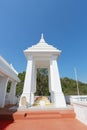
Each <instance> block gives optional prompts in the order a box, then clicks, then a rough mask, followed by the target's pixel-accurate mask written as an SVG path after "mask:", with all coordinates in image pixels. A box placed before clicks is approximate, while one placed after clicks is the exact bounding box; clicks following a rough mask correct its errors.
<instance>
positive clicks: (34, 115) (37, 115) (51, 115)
mask: <svg viewBox="0 0 87 130" xmlns="http://www.w3.org/2000/svg"><path fill="white" fill-rule="evenodd" d="M13 118H14V120H20V119H21V120H22V119H24V120H29V119H58V118H75V113H74V111H72V110H71V111H70V110H69V111H68V110H67V111H65V110H63V111H56V110H53V111H52V110H51V111H25V112H22V111H21V112H20V111H19V112H16V113H14V115H13Z"/></svg>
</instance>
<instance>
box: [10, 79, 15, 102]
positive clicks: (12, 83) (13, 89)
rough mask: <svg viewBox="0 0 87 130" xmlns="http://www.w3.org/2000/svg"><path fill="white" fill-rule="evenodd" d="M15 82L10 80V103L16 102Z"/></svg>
mask: <svg viewBox="0 0 87 130" xmlns="http://www.w3.org/2000/svg"><path fill="white" fill-rule="evenodd" d="M16 84H17V82H15V81H12V82H11V88H10V93H9V100H10V104H15V103H16V97H15V93H16Z"/></svg>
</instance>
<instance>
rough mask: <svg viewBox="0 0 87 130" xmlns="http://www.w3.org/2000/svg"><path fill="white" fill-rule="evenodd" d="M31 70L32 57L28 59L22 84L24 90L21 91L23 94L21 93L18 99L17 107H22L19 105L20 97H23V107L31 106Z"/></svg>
mask: <svg viewBox="0 0 87 130" xmlns="http://www.w3.org/2000/svg"><path fill="white" fill-rule="evenodd" d="M32 70H33V59H32V57H28V62H27V68H26V75H25V82H24V89H23V93H22V95H21V98H20V103H19V107H21V106H22V105H21V100H22V97H25V100H26V106H25V107H27V106H30V105H31V86H32ZM23 107H24V106H23Z"/></svg>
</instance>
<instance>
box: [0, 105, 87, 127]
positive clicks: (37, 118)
mask: <svg viewBox="0 0 87 130" xmlns="http://www.w3.org/2000/svg"><path fill="white" fill-rule="evenodd" d="M12 106H13V105H12ZM12 106H11V105H8V106H6V107H5V108H4V109H0V130H87V126H86V125H84V124H82V123H81V122H80V121H78V120H77V119H75V113H74V111H73V109H65V110H63V109H62V110H61V109H58V110H54V109H53V110H51V109H50V110H35V109H33V110H25V111H24V110H23V111H9V108H10V107H12Z"/></svg>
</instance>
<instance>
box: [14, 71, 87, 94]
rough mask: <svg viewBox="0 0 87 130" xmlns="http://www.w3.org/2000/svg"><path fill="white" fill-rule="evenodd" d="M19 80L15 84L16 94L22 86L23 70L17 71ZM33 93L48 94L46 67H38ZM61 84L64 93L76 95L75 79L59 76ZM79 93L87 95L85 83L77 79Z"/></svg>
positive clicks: (21, 89)
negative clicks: (34, 91)
mask: <svg viewBox="0 0 87 130" xmlns="http://www.w3.org/2000/svg"><path fill="white" fill-rule="evenodd" d="M18 77H19V78H20V80H21V82H20V83H18V85H17V91H16V95H21V94H22V91H23V86H24V79H25V72H22V73H19V75H18ZM36 86H37V87H36V88H37V89H36V93H35V95H45V96H47V95H49V88H48V71H47V69H38V71H37V85H36ZM61 86H62V90H63V92H64V94H65V95H77V85H76V81H75V80H73V79H70V78H68V77H65V78H61ZM78 87H79V93H80V95H87V84H85V83H82V82H80V81H78Z"/></svg>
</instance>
